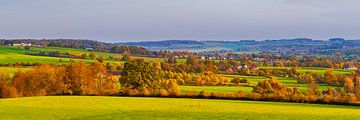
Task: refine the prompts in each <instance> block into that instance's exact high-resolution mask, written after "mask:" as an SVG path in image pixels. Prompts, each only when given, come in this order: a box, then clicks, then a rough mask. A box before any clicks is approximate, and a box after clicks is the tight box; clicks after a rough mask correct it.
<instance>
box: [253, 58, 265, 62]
mask: <svg viewBox="0 0 360 120" xmlns="http://www.w3.org/2000/svg"><path fill="white" fill-rule="evenodd" d="M254 60H255V61H258V62H262V61H265V58H254Z"/></svg>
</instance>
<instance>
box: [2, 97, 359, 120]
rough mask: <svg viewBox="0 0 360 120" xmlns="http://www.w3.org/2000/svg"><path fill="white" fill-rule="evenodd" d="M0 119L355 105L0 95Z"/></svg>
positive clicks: (233, 113) (282, 114)
mask: <svg viewBox="0 0 360 120" xmlns="http://www.w3.org/2000/svg"><path fill="white" fill-rule="evenodd" d="M0 106H1V109H0V119H2V120H14V119H27V120H33V119H36V120H40V119H43V120H49V119H75V120H76V119H129V120H130V119H138V120H142V119H163V120H168V119H174V120H175V119H179V120H184V119H186V120H188V119H209V120H212V119H214V120H218V119H244V120H245V119H248V120H290V119H296V120H298V119H304V120H314V119H331V120H354V119H356V118H359V117H360V113H359V111H360V108H359V107H357V106H339V105H319V104H301V103H281V102H258V101H241V100H205V99H183V98H146V97H143V98H141V97H98V96H47V97H25V98H10V99H0Z"/></svg>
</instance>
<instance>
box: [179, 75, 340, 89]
mask: <svg viewBox="0 0 360 120" xmlns="http://www.w3.org/2000/svg"><path fill="white" fill-rule="evenodd" d="M218 75H219V76H223V77H227V78H228V79H232V78H235V77H239V78H246V79H247V80H248V81H250V86H207V87H203V86H181V87H180V88H181V89H182V90H183V91H186V90H188V91H191V90H196V91H202V90H207V91H209V92H238V91H239V90H242V91H244V92H251V91H252V87H253V86H256V85H257V83H258V82H259V81H261V80H264V79H265V78H266V77H262V76H243V75H227V74H218ZM275 78H276V79H277V80H279V81H280V82H281V83H282V84H284V85H286V86H288V87H290V88H293V87H295V86H297V87H298V88H299V91H300V92H306V91H307V89H308V86H307V85H306V84H297V81H296V79H295V78H287V77H275ZM327 87H329V86H328V85H327V84H319V91H323V90H325V89H326V88H327ZM332 87H334V86H332ZM341 89H342V88H341Z"/></svg>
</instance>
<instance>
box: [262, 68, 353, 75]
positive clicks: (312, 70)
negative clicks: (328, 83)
mask: <svg viewBox="0 0 360 120" xmlns="http://www.w3.org/2000/svg"><path fill="white" fill-rule="evenodd" d="M260 68H268V69H274V68H276V69H286V68H290V67H260ZM327 69H329V68H317V67H300V68H297V71H298V72H300V73H306V72H314V73H318V74H320V75H324V73H325V71H326V70H327ZM334 73H335V74H340V73H342V74H351V70H345V71H344V70H340V69H334Z"/></svg>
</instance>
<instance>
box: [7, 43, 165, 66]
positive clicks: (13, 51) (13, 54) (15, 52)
mask: <svg viewBox="0 0 360 120" xmlns="http://www.w3.org/2000/svg"><path fill="white" fill-rule="evenodd" d="M40 51H60V52H61V53H66V52H72V53H74V54H83V53H86V54H90V53H94V54H96V55H100V54H103V55H105V57H110V56H120V57H121V55H119V54H110V53H101V52H90V51H86V50H83V49H73V48H59V47H46V48H37V47H31V49H30V50H25V49H24V48H21V47H20V48H19V49H18V47H9V46H0V63H47V64H55V65H59V64H64V63H69V62H70V60H73V61H85V62H87V63H91V62H94V61H95V60H91V59H76V58H60V57H48V56H32V55H26V54H25V52H29V53H37V52H40ZM131 57H133V58H144V59H145V61H148V62H161V61H163V59H159V58H148V57H138V56H131ZM60 61H61V62H60ZM107 62H110V63H114V64H121V63H123V61H105V63H107Z"/></svg>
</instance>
